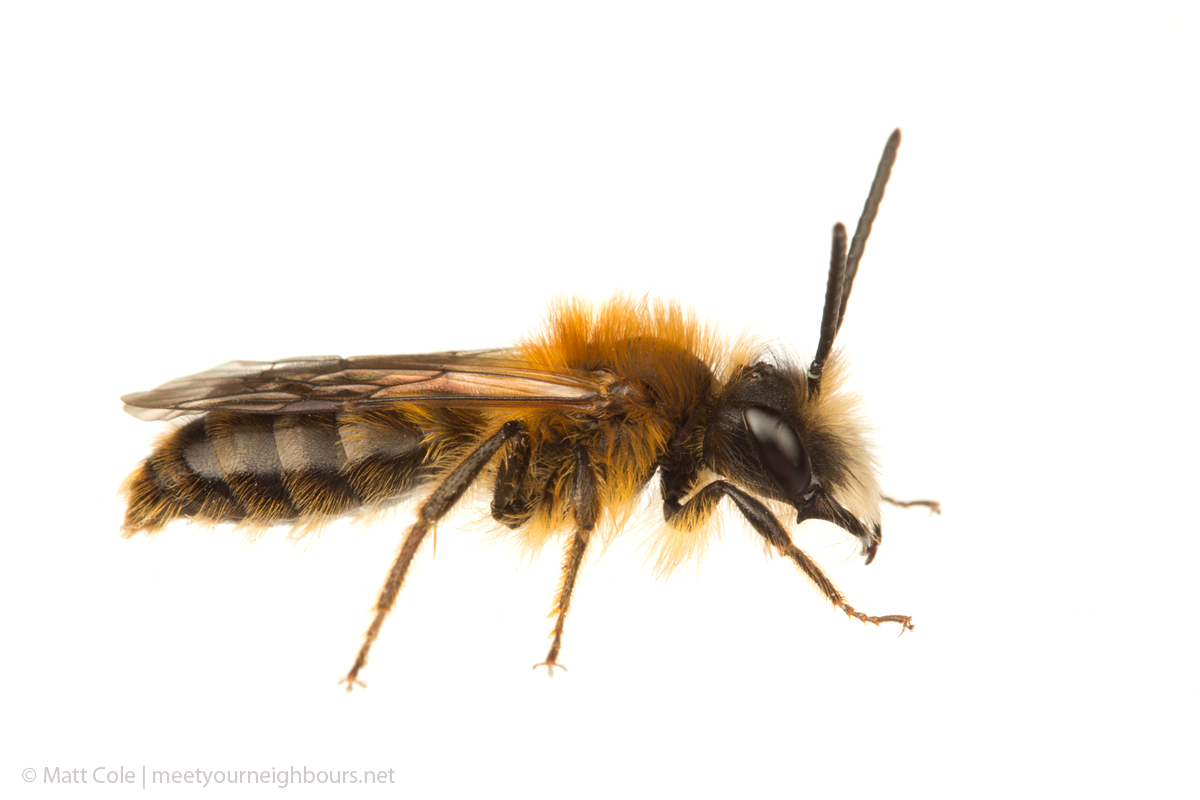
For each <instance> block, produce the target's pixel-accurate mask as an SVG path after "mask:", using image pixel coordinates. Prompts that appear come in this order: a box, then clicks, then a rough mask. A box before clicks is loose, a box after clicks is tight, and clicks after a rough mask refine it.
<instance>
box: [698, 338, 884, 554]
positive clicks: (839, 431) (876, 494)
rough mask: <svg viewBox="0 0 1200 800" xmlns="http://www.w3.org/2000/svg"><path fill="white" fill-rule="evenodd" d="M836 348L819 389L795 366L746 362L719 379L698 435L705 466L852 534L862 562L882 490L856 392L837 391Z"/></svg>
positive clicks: (874, 536) (875, 528) (870, 547)
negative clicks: (713, 401)
mask: <svg viewBox="0 0 1200 800" xmlns="http://www.w3.org/2000/svg"><path fill="white" fill-rule="evenodd" d="M839 367H840V359H839V357H838V354H834V356H833V357H832V358H831V359H830V360H829V362H828V363H827V364H826V366H825V374H824V379H823V381H822V384H823V386H822V387H821V389H822V391H816V390H814V389H813V387H812V386H811V385H810V382H809V379H808V376H807V374H806V373H805V372H804V371H802V370H800V369H796V368H794V367H788V366H774V365H772V364H768V363H765V362H760V363H757V364H754V365H753V366H749V367H745V368H743V369H742V370H741V372H739V373H738V374H736V375H735V376H734V377H733V379H732V380H731V381H729V383H728V384H727V385H726V386H725V388H724V390H723V391H722V393H721V396H720V398H719V399H718V401H717V404H716V407H715V410H714V413H713V417H712V419H711V420H710V422H709V426H708V431H707V433H706V435H705V441H704V457H705V461H706V463H707V464H708V465H709V467H710V468H712V469H713V470H715V471H716V472H718V473H720V474H722V475H725V476H727V477H728V478H729V479H731V480H733V481H736V482H738V483H740V484H742V485H744V486H745V487H747V488H748V489H750V490H751V491H753V492H755V493H756V494H759V495H761V496H763V497H767V498H770V499H773V500H777V501H782V502H784V503H787V504H788V505H790V506H791V507H793V508H795V509H796V522H797V523H800V522H803V521H805V520H808V519H821V520H825V521H827V522H832V523H833V524H834V525H837V526H838V527H840V528H842V529H844V530H846V531H847V532H849V533H851V534H853V535H854V536H855V537H857V538H858V540H859V542H860V543H861V545H862V551H863V554H864V555H866V557H867V563H868V564H869V563H870V562H871V560H872V559H873V558H874V557H875V551H876V548H877V547H878V546H879V539H880V526H879V506H880V489H879V482H878V479H877V478H876V467H875V461H874V458H873V457H872V455H871V450H870V446H869V442H868V439H867V437H866V435H865V429H864V425H863V423H862V421H861V419H860V417H859V414H858V411H857V400H856V398H855V397H854V396H852V395H848V394H846V393H844V392H841V391H839V387H838V383H839V381H840V376H841V374H842V373H843V370H841V369H840V368H839Z"/></svg>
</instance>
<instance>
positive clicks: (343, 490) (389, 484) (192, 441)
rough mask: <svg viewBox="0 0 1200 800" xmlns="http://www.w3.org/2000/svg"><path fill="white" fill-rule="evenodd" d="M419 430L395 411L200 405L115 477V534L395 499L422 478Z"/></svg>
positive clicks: (304, 514)
mask: <svg viewBox="0 0 1200 800" xmlns="http://www.w3.org/2000/svg"><path fill="white" fill-rule="evenodd" d="M427 442H428V438H427V437H426V436H425V435H424V434H423V433H422V431H421V430H420V429H419V428H418V427H417V425H416V424H414V423H413V422H412V421H411V420H409V419H405V418H404V417H403V416H402V415H400V414H397V413H386V412H377V413H367V414H348V413H344V414H283V415H271V414H229V413H209V414H206V415H205V416H203V417H201V418H199V419H196V420H193V421H191V422H189V423H188V424H186V425H184V426H183V427H181V428H178V429H177V430H175V431H172V432H171V433H170V434H168V435H167V436H166V437H165V439H164V440H163V441H161V442H160V443H159V445H158V447H157V448H156V449H155V450H154V452H153V453H152V454H151V455H150V457H149V458H147V459H146V460H145V461H144V462H143V463H142V464H141V466H140V467H138V469H137V470H135V471H134V472H133V474H132V475H130V476H129V478H128V479H127V480H126V482H125V487H124V488H125V493H126V495H127V496H128V498H129V508H128V511H127V512H126V515H125V526H124V535H125V536H130V535H132V534H134V533H136V532H138V531H147V532H151V531H155V530H157V529H159V528H161V527H162V526H163V525H165V524H166V523H168V522H170V521H171V520H173V519H176V518H178V517H190V518H194V519H198V520H201V521H205V522H248V523H251V524H260V525H262V524H272V523H279V522H285V523H286V522H301V521H308V520H313V521H316V520H320V519H323V518H328V517H333V516H337V515H339V514H345V513H347V512H351V511H354V510H356V509H358V508H360V507H362V506H370V505H374V504H378V503H385V502H389V501H395V500H398V499H400V498H402V497H403V496H405V495H406V494H409V493H411V492H412V491H413V490H414V489H416V488H418V487H419V486H420V485H421V484H422V483H425V482H426V481H428V480H429V477H430V475H431V473H432V472H433V471H434V469H435V468H436V464H433V463H431V461H432V460H433V459H430V458H429V455H430V452H429V446H428V444H427Z"/></svg>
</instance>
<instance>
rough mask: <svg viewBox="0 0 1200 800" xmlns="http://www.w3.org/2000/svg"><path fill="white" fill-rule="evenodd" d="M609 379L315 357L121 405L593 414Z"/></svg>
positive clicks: (511, 360)
mask: <svg viewBox="0 0 1200 800" xmlns="http://www.w3.org/2000/svg"><path fill="white" fill-rule="evenodd" d="M610 382H611V376H609V375H606V374H604V373H597V372H585V371H581V370H572V369H566V368H563V369H544V368H540V367H534V366H531V365H530V364H528V362H526V361H525V360H524V359H523V358H522V357H521V355H520V353H519V351H517V350H475V351H470V352H452V353H430V354H428V355H412V356H354V357H352V358H339V357H338V356H308V357H300V358H287V359H284V360H282V361H230V362H229V363H228V364H222V365H221V366H219V367H214V368H213V369H210V370H208V371H207V372H201V373H198V374H196V375H189V376H187V377H186V378H177V379H175V380H173V381H170V382H168V383H164V384H163V385H162V386H159V387H158V388H157V389H154V390H153V391H149V392H137V393H135V394H127V395H125V396H124V397H122V398H121V400H122V401H123V402H124V403H125V410H126V411H128V412H129V413H130V414H132V415H133V416H135V417H137V418H138V419H144V420H159V419H172V418H174V417H179V416H183V415H185V414H202V413H204V412H206V411H233V412H238V413H242V414H315V413H326V412H333V411H346V410H368V409H372V408H388V407H393V406H396V405H398V404H402V403H423V404H425V405H435V406H460V407H490V408H496V407H503V406H508V407H521V408H551V407H555V408H567V409H578V410H584V411H586V410H590V409H594V408H596V407H597V405H598V404H599V403H601V402H602V401H603V398H604V397H605V396H606V395H607V394H608V389H607V385H608V384H609V383H610Z"/></svg>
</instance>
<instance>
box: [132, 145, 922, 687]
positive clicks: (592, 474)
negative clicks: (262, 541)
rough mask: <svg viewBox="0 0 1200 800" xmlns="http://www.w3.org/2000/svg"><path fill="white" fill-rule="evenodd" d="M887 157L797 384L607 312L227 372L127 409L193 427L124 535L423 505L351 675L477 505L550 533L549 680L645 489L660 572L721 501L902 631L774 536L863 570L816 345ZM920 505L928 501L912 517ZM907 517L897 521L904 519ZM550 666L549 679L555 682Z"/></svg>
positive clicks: (669, 321)
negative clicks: (473, 340) (823, 535)
mask: <svg viewBox="0 0 1200 800" xmlns="http://www.w3.org/2000/svg"><path fill="white" fill-rule="evenodd" d="M899 145H900V131H899V130H897V131H895V132H893V133H892V135H891V137H890V138H889V139H888V142H887V146H886V148H885V149H884V151H883V157H882V159H881V160H880V162H879V166H878V168H877V170H876V173H875V179H874V181H873V183H872V185H871V189H870V193H869V195H868V197H867V201H866V204H865V206H864V208H863V212H862V216H861V217H860V219H859V222H858V227H857V229H856V230H855V233H854V237H853V239H852V240H851V242H850V244H849V249H848V250H847V236H846V229H845V227H844V226H843V225H842V224H841V223H838V224H837V225H836V226H835V227H834V229H833V248H832V258H831V263H830V269H829V280H828V284H827V287H826V293H825V307H824V313H823V316H822V319H821V331H820V339H819V342H818V345H817V350H816V355H815V356H814V357H813V360H812V362H811V363H810V364H809V365H808V366H807V368H805V367H803V366H800V365H797V364H796V363H793V362H792V361H789V360H788V359H786V358H783V357H777V356H772V355H770V354H768V353H763V352H755V346H754V345H753V343H752V342H750V341H749V340H742V341H738V342H736V343H732V344H730V343H728V342H726V341H725V340H723V339H722V338H721V337H720V336H718V335H717V334H716V332H715V331H714V330H713V329H712V328H711V327H710V326H709V325H707V324H705V323H703V322H701V321H700V320H699V319H698V318H697V317H696V316H695V315H694V314H693V313H691V312H689V311H686V310H684V309H683V308H682V307H681V306H679V305H678V304H676V303H673V302H665V301H650V300H635V299H632V298H631V297H628V296H624V295H618V296H616V297H614V298H613V299H611V300H609V301H608V302H606V303H604V304H601V305H599V306H591V305H589V304H587V303H584V302H581V301H578V300H566V301H561V302H558V303H556V304H553V305H552V306H551V308H550V311H549V314H548V316H547V321H546V322H547V324H546V326H545V329H544V330H543V331H541V332H540V333H537V334H535V335H533V336H531V337H529V338H527V339H525V340H523V341H520V342H519V343H518V344H517V345H516V346H515V347H512V348H510V349H498V350H478V351H470V352H445V353H433V354H428V355H392V356H365V357H354V358H338V357H332V356H330V357H325V356H322V357H308V358H292V359H285V360H283V361H275V362H256V361H234V362H230V363H228V364H224V365H222V366H219V367H216V368H215V369H212V370H209V371H208V372H202V373H200V374H198V375H192V376H189V377H186V378H180V379H178V380H174V381H171V382H169V383H166V384H164V385H162V386H160V387H159V388H157V389H155V390H153V391H150V392H140V393H137V394H130V395H126V396H125V397H124V398H122V400H123V401H124V403H125V410H126V411H128V412H129V413H130V414H132V415H134V416H135V417H138V418H139V419H144V420H166V419H172V418H175V417H180V416H186V415H193V418H192V419H191V420H190V421H189V422H186V423H185V424H183V425H182V426H180V427H177V428H175V429H173V430H172V431H170V432H169V433H167V434H166V435H165V436H164V437H163V438H162V439H161V440H160V441H159V442H158V444H157V446H156V447H155V449H154V451H153V452H152V453H151V454H150V456H149V457H148V458H147V459H146V460H145V461H144V462H142V464H141V465H140V466H139V467H137V469H136V470H135V471H134V472H133V474H132V475H130V476H129V478H128V479H127V480H126V481H125V484H124V486H123V491H124V494H125V496H126V498H127V499H128V509H127V513H126V516H125V522H124V527H123V534H124V535H125V536H132V535H133V534H135V533H138V532H139V531H140V532H144V533H147V534H152V533H155V532H156V531H158V530H160V529H161V528H162V527H163V526H165V525H166V524H167V523H169V522H171V521H172V520H175V519H178V518H180V517H186V518H189V519H194V520H199V521H202V522H206V523H223V522H231V523H239V524H243V525H247V526H251V527H254V526H265V525H274V524H291V525H293V526H297V527H299V528H301V529H307V528H309V527H315V526H319V525H320V524H322V523H324V522H326V521H328V520H330V519H333V518H335V517H339V516H343V515H348V514H358V513H365V512H370V511H372V510H377V509H380V508H383V507H386V506H390V505H393V504H395V503H398V502H402V501H405V500H409V499H413V498H419V500H420V501H419V504H418V505H417V507H416V517H415V521H414V522H413V523H412V525H411V527H410V528H409V529H408V532H407V534H406V535H405V537H404V540H403V542H402V544H401V545H400V548H399V551H398V552H397V554H396V558H395V561H394V563H393V564H392V566H391V570H390V571H389V572H388V575H387V578H386V580H385V581H384V584H383V587H382V589H381V590H380V592H379V597H378V599H377V600H376V603H375V607H374V618H373V620H372V622H371V625H370V627H369V628H368V629H367V632H366V634H365V636H364V639H363V642H362V645H361V648H360V649H359V651H358V655H357V657H356V658H355V660H354V663H353V666H352V667H351V668H350V671H349V673H347V675H346V676H345V678H343V679H342V682H343V683H345V684H346V689H347V691H349V690H351V689H353V687H354V686H355V685H365V684H363V683H362V682H361V681H360V679H359V674H360V673H361V672H362V670H363V668H364V667H365V666H366V664H367V658H368V656H369V654H370V652H371V646H372V645H373V644H374V643H375V640H376V638H377V637H378V636H379V631H380V628H381V627H382V625H383V622H384V619H385V618H386V617H387V615H388V614H389V612H391V610H392V608H393V606H394V605H395V603H396V598H397V595H398V594H399V592H400V589H401V587H402V586H403V585H404V581H405V578H406V577H407V576H408V573H409V569H410V567H411V565H412V562H413V558H414V557H415V556H416V554H417V552H418V551H419V550H420V548H421V545H422V544H423V543H424V542H425V540H426V539H427V538H429V536H430V534H431V533H433V532H434V529H435V526H436V525H437V524H438V522H439V521H441V520H442V519H443V518H444V517H445V516H446V515H447V514H448V513H449V512H450V511H451V510H452V509H454V508H455V507H457V506H459V505H460V504H462V503H463V502H464V499H466V500H469V499H470V494H471V493H472V490H474V494H475V495H476V496H477V497H479V498H480V499H482V500H484V501H486V499H487V494H488V493H490V503H491V505H490V511H491V516H492V518H493V519H494V520H495V521H496V522H498V523H499V524H500V525H502V526H504V527H506V528H509V529H512V530H513V531H515V532H516V534H515V536H516V538H517V539H518V540H519V541H521V542H522V543H523V544H525V545H526V546H528V547H530V548H531V549H535V550H536V549H537V548H540V547H541V546H543V545H545V544H547V543H549V542H550V541H551V540H553V539H555V538H558V537H561V536H564V535H565V543H564V547H563V557H562V578H561V582H560V584H559V587H558V593H557V597H556V600H555V605H554V611H553V613H552V617H553V618H554V620H555V624H554V629H553V633H552V641H551V645H550V649H549V652H548V653H547V654H546V657H545V660H544V661H542V662H540V663H539V664H536V665H535V668H536V667H541V666H544V667H546V668H547V671H548V672H549V674H550V675H551V676H553V674H554V668H555V667H562V664H560V663H559V661H558V658H559V653H560V650H561V647H562V638H563V629H564V625H565V622H566V618H567V612H568V610H569V609H570V606H571V595H572V591H573V589H574V587H575V582H576V579H577V578H578V577H579V571H580V569H581V567H582V565H583V561H584V557H585V555H586V554H587V552H588V549H589V547H590V546H592V545H593V543H594V542H596V541H597V539H600V538H604V537H606V536H608V535H612V534H615V533H616V532H619V531H620V530H621V528H622V527H623V526H624V525H625V523H626V522H627V521H628V519H629V517H630V515H631V513H632V511H633V509H634V508H635V506H637V500H638V498H639V497H640V496H641V495H642V493H643V491H644V490H645V489H646V488H647V486H648V485H649V484H650V483H651V480H652V479H653V478H654V477H655V476H656V475H657V476H658V477H659V480H660V483H661V494H662V515H663V521H662V523H661V530H660V532H659V533H660V535H659V536H658V537H657V539H656V540H655V541H656V542H657V545H658V556H657V557H658V560H657V564H656V568H657V569H658V570H659V571H660V572H668V571H670V570H671V569H672V568H674V567H675V566H677V565H679V564H680V563H682V562H683V561H685V560H687V559H689V558H691V557H694V556H697V555H699V554H700V553H701V552H702V551H703V549H704V545H705V541H706V540H705V534H706V532H707V531H708V530H709V529H710V528H711V527H712V522H713V520H712V517H713V514H714V513H715V512H716V511H717V509H718V506H719V504H720V502H721V501H722V500H724V499H727V500H728V501H729V502H730V503H732V505H733V507H734V508H736V509H737V511H738V512H740V514H741V515H742V516H743V517H745V519H746V520H747V521H748V522H749V524H750V526H751V527H752V528H753V529H754V530H755V531H756V532H757V533H758V534H759V535H760V536H761V537H762V538H763V539H764V541H765V544H766V545H767V546H769V548H772V549H774V550H775V551H777V552H778V553H780V554H782V555H784V556H786V557H787V558H789V559H791V560H792V561H793V562H795V564H796V566H797V567H798V568H799V570H800V571H801V572H803V573H804V575H805V576H807V577H808V579H809V580H810V581H812V583H813V584H815V585H816V587H817V590H818V591H819V592H820V593H821V594H822V595H824V597H825V598H826V599H827V600H828V601H829V602H830V603H832V604H833V605H834V606H835V607H837V608H840V609H841V610H842V611H844V612H845V613H846V614H847V615H849V616H850V617H854V618H857V619H859V620H862V621H863V622H869V623H873V624H875V625H881V624H883V623H895V624H897V625H899V626H900V627H901V632H902V633H903V631H904V630H912V628H913V622H912V618H911V617H909V616H904V615H900V614H889V615H884V616H872V615H868V614H865V613H863V612H861V611H858V610H856V609H855V608H853V607H852V606H851V605H850V604H849V603H848V602H847V601H846V598H845V597H844V596H843V595H842V593H841V592H840V591H839V590H838V589H837V588H836V587H835V586H834V585H833V583H832V582H831V581H830V580H829V579H828V578H827V577H826V576H825V574H824V573H823V572H822V571H821V569H820V567H819V566H818V565H817V564H816V562H815V561H813V559H812V558H810V557H809V556H808V555H807V554H806V553H804V552H803V551H802V550H800V549H799V548H798V547H796V545H795V544H794V543H793V541H792V538H791V536H790V535H789V533H788V528H787V526H786V525H785V523H784V521H783V520H785V519H787V517H790V516H791V514H792V513H793V512H794V513H795V523H796V524H797V525H799V524H801V523H803V522H805V521H807V520H824V521H825V522H829V523H832V524H834V525H836V526H838V527H839V528H841V529H843V530H844V531H846V532H847V533H849V534H850V535H851V536H853V537H855V539H857V541H858V542H859V544H860V546H861V552H862V554H863V555H864V556H865V558H866V563H868V564H869V563H871V561H872V560H873V559H874V558H875V555H876V553H877V552H878V549H879V544H880V541H881V537H882V529H881V527H880V507H881V504H882V502H885V501H887V502H896V501H890V500H889V499H888V498H886V497H885V496H884V495H883V494H882V492H881V490H880V487H879V482H878V479H877V477H876V465H875V461H874V458H873V456H872V451H871V447H870V442H869V440H868V439H867V437H866V435H865V432H864V429H863V424H862V421H861V418H860V414H859V410H858V405H857V401H856V399H855V398H854V396H852V395H850V394H848V393H847V392H846V391H844V389H843V382H844V378H845V375H846V367H845V361H844V358H843V356H842V354H841V352H840V351H835V350H834V349H833V343H834V338H835V337H836V336H837V333H838V330H839V328H840V327H841V324H842V321H843V319H844V317H845V313H846V302H847V300H848V299H849V297H850V289H851V286H852V285H853V283H854V277H855V274H856V273H857V270H858V265H859V261H860V260H861V258H862V255H863V250H864V247H865V245H866V242H867V238H868V236H869V235H870V233H871V226H872V224H873V222H874V220H875V216H876V213H877V212H878V210H879V205H880V202H881V201H882V199H883V194H884V188H885V187H886V185H887V182H888V177H889V175H890V174H891V169H892V164H893V163H894V161H895V158H896V152H897V149H898V148H899ZM915 502H916V503H918V504H924V505H929V506H931V507H932V508H934V509H935V510H936V504H934V503H932V502H930V501H915ZM902 505H904V504H902ZM563 668H564V669H565V667H563Z"/></svg>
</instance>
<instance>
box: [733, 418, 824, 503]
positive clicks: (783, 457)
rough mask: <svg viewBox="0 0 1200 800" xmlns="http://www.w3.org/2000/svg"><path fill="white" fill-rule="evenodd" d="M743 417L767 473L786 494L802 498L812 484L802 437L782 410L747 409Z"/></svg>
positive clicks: (810, 470) (810, 468) (789, 496)
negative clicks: (785, 420) (801, 440)
mask: <svg viewBox="0 0 1200 800" xmlns="http://www.w3.org/2000/svg"><path fill="white" fill-rule="evenodd" d="M742 418H743V419H745V420H746V430H748V431H750V438H751V439H752V440H753V441H754V447H755V449H756V450H757V451H758V458H759V461H761V462H762V465H763V468H764V469H765V470H766V471H767V474H768V475H770V476H771V479H772V480H773V481H775V485H776V486H778V487H779V488H780V490H782V491H783V493H784V495H785V496H787V497H788V498H790V499H792V500H799V499H800V498H801V497H802V496H803V495H804V493H805V492H807V491H808V487H809V485H810V484H811V483H812V467H811V466H810V465H809V461H808V451H806V450H805V449H804V445H803V444H801V443H800V437H799V436H797V435H796V432H795V431H794V430H792V427H791V426H790V425H788V424H787V423H786V422H784V421H783V417H782V416H781V415H780V414H779V412H778V411H775V410H774V409H771V408H767V407H765V406H749V407H748V408H745V409H744V410H743V411H742Z"/></svg>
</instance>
